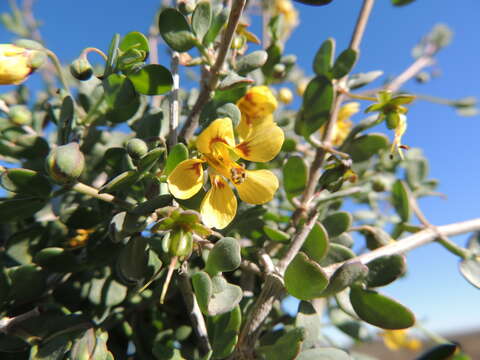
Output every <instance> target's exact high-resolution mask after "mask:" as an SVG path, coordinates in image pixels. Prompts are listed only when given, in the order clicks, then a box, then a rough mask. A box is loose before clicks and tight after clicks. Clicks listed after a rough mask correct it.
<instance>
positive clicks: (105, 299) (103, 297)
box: [88, 277, 127, 306]
mask: <svg viewBox="0 0 480 360" xmlns="http://www.w3.org/2000/svg"><path fill="white" fill-rule="evenodd" d="M126 296H127V287H126V286H124V285H122V284H120V283H119V282H118V281H116V280H114V279H113V278H112V277H106V278H94V279H92V281H91V287H90V292H89V294H88V298H89V300H90V301H91V302H92V303H93V304H95V305H102V306H116V305H119V304H120V303H122V302H123V300H125V298H126Z"/></svg>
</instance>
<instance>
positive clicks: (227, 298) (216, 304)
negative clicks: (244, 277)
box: [207, 276, 243, 316]
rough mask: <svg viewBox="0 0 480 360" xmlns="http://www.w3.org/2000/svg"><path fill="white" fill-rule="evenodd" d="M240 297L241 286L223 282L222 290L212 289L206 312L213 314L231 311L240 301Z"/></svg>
mask: <svg viewBox="0 0 480 360" xmlns="http://www.w3.org/2000/svg"><path fill="white" fill-rule="evenodd" d="M216 277H218V276H216ZM212 280H213V279H212ZM242 297H243V291H242V288H241V287H239V286H237V285H232V284H228V283H226V282H225V284H224V286H223V288H222V291H220V292H215V291H213V294H212V297H211V298H210V301H209V302H208V313H207V314H208V315H210V316H214V315H220V314H223V313H226V312H229V311H232V310H233V309H234V308H235V307H236V306H237V305H238V304H239V303H240V300H242Z"/></svg>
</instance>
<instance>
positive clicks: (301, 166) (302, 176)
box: [282, 156, 308, 196]
mask: <svg viewBox="0 0 480 360" xmlns="http://www.w3.org/2000/svg"><path fill="white" fill-rule="evenodd" d="M282 174H283V187H284V189H285V192H286V193H287V194H289V195H290V196H296V195H298V194H300V193H301V192H302V191H303V189H305V186H306V184H307V176H308V168H307V164H306V163H305V160H304V159H303V158H302V157H300V156H291V157H290V158H288V160H287V162H286V163H285V165H283V169H282Z"/></svg>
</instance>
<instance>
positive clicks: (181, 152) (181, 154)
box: [163, 143, 188, 175]
mask: <svg viewBox="0 0 480 360" xmlns="http://www.w3.org/2000/svg"><path fill="white" fill-rule="evenodd" d="M187 159H188V149H187V147H186V146H185V145H184V144H182V143H179V144H177V145H175V146H174V147H173V148H172V149H171V150H170V153H169V154H168V157H167V162H166V164H165V169H164V170H163V173H164V174H165V175H170V173H171V172H172V171H173V169H175V167H176V166H177V165H178V164H180V163H181V162H182V161H184V160H187Z"/></svg>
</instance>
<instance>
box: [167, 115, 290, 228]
mask: <svg viewBox="0 0 480 360" xmlns="http://www.w3.org/2000/svg"><path fill="white" fill-rule="evenodd" d="M283 140H284V134H283V131H282V129H280V128H279V127H278V126H277V125H276V124H275V123H273V121H272V122H268V123H263V124H262V125H259V126H257V127H255V129H254V130H253V131H250V132H249V134H248V136H246V137H245V138H244V140H243V141H242V142H241V143H240V144H238V145H237V144H236V143H235V137H234V133H233V125H232V121H231V120H230V119H229V118H222V119H217V120H215V121H213V122H212V123H211V124H210V125H209V126H208V127H207V128H206V129H205V130H204V131H203V132H202V133H201V134H200V135H199V136H198V138H197V142H196V144H197V149H198V151H199V152H200V153H201V154H202V156H201V158H199V159H189V160H185V161H182V162H181V163H180V164H178V165H177V167H176V168H175V169H174V170H173V172H172V173H171V174H170V175H169V177H168V179H167V183H168V187H169V189H170V192H171V193H172V195H173V196H175V197H176V198H178V199H188V198H190V197H192V196H193V195H195V194H196V193H197V192H198V191H199V190H200V189H201V188H202V186H203V164H207V165H208V176H209V178H210V185H211V187H210V190H209V191H208V192H207V194H206V195H205V197H204V198H203V201H202V203H201V205H200V214H201V215H202V221H203V222H204V224H205V225H207V226H209V227H215V228H218V229H223V228H224V227H226V226H227V225H228V224H229V223H230V222H231V221H232V220H233V218H234V217H235V213H236V212H237V199H236V197H235V195H234V193H233V190H232V189H231V188H230V186H229V183H228V181H227V180H229V181H230V182H231V183H233V185H234V186H235V188H236V189H237V192H238V195H239V196H240V199H242V200H243V201H245V202H247V203H250V204H264V203H266V202H268V201H270V200H272V198H273V195H274V194H275V192H276V191H277V189H278V179H277V178H276V176H275V175H274V174H273V173H272V172H271V171H268V170H264V169H262V170H247V169H245V166H244V165H243V164H239V163H237V162H236V161H235V159H236V158H238V157H240V158H243V159H245V160H248V161H253V162H267V161H270V160H272V159H273V158H274V157H275V156H276V155H277V154H278V152H279V151H280V148H281V147H282V144H283Z"/></svg>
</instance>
